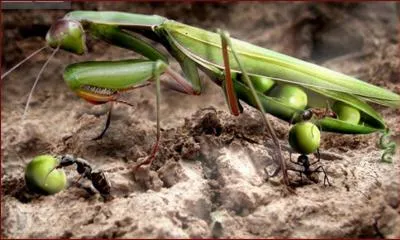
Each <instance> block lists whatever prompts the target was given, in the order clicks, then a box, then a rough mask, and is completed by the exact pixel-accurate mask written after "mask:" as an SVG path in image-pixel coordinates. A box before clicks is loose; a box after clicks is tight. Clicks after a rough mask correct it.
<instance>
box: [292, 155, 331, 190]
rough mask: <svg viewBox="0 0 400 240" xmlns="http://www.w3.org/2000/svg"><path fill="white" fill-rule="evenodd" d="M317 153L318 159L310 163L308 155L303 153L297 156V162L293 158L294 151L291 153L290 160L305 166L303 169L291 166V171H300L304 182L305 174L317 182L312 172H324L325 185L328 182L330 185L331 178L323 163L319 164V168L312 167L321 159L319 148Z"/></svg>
mask: <svg viewBox="0 0 400 240" xmlns="http://www.w3.org/2000/svg"><path fill="white" fill-rule="evenodd" d="M317 155H318V160H317V161H315V162H313V163H310V161H309V159H308V157H307V155H304V154H301V155H300V156H299V157H298V158H297V162H295V161H293V160H292V153H290V162H292V163H294V164H296V165H299V166H301V167H303V169H302V170H299V169H293V168H289V169H288V170H291V171H295V172H298V173H299V174H300V179H301V182H303V174H304V175H305V176H306V177H307V178H308V179H310V180H311V181H313V182H315V183H317V181H316V180H315V179H313V178H312V174H313V173H319V172H323V173H324V185H326V183H328V185H329V186H332V184H331V183H330V182H329V178H328V176H327V174H326V172H325V169H324V167H323V166H322V165H319V166H318V167H317V168H315V169H311V168H310V167H311V166H312V165H314V164H316V163H319V162H320V160H321V154H320V153H319V150H317Z"/></svg>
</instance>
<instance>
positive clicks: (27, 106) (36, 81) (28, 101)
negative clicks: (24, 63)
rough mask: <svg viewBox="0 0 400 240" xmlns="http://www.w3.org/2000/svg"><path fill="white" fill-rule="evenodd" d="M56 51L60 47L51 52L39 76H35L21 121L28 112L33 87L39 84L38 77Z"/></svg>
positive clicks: (40, 73)
mask: <svg viewBox="0 0 400 240" xmlns="http://www.w3.org/2000/svg"><path fill="white" fill-rule="evenodd" d="M58 49H60V46H58V47H57V48H56V49H54V50H53V53H52V54H51V55H50V57H49V58H48V59H47V61H46V62H45V63H44V64H43V67H42V68H41V69H40V71H39V74H38V75H37V77H36V80H35V82H34V83H33V86H32V89H31V92H30V93H29V96H28V100H27V101H26V105H25V110H24V114H23V115H22V120H24V119H25V115H26V112H27V111H28V108H29V103H30V101H31V98H32V94H33V91H34V90H35V87H36V85H37V83H38V82H39V78H40V76H41V75H42V73H43V70H44V69H45V68H46V66H47V64H48V63H49V62H50V60H51V59H52V58H53V57H54V55H55V54H56V52H57V51H58Z"/></svg>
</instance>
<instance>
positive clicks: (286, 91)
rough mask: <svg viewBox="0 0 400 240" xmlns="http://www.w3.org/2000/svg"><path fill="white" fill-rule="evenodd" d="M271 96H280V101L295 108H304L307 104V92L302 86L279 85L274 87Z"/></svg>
mask: <svg viewBox="0 0 400 240" xmlns="http://www.w3.org/2000/svg"><path fill="white" fill-rule="evenodd" d="M271 96H272V97H276V98H278V99H279V100H280V101H282V102H284V103H285V104H287V105H289V106H291V107H293V108H297V109H302V110H303V109H305V108H306V106H307V101H308V99H307V94H306V93H305V92H304V91H303V90H302V89H301V88H300V87H297V86H293V85H282V86H277V87H275V88H274V89H272V91H271Z"/></svg>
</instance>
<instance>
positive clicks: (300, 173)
mask: <svg viewBox="0 0 400 240" xmlns="http://www.w3.org/2000/svg"><path fill="white" fill-rule="evenodd" d="M287 170H288V171H289V170H290V171H293V172H298V173H299V176H300V182H301V184H303V171H302V170H298V169H294V168H288V169H287Z"/></svg>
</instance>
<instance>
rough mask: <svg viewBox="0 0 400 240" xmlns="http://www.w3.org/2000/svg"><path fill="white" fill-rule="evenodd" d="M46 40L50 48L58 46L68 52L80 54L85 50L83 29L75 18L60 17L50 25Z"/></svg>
mask: <svg viewBox="0 0 400 240" xmlns="http://www.w3.org/2000/svg"><path fill="white" fill-rule="evenodd" d="M46 42H47V43H48V44H49V46H50V47H52V48H57V47H60V48H61V49H64V50H66V51H68V52H72V53H76V54H79V55H82V54H84V53H85V52H86V45H85V31H84V30H83V27H82V25H81V24H80V23H79V22H78V21H75V20H68V19H60V20H58V21H56V22H55V23H54V24H53V25H51V27H50V30H49V31H48V32H47V35H46Z"/></svg>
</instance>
